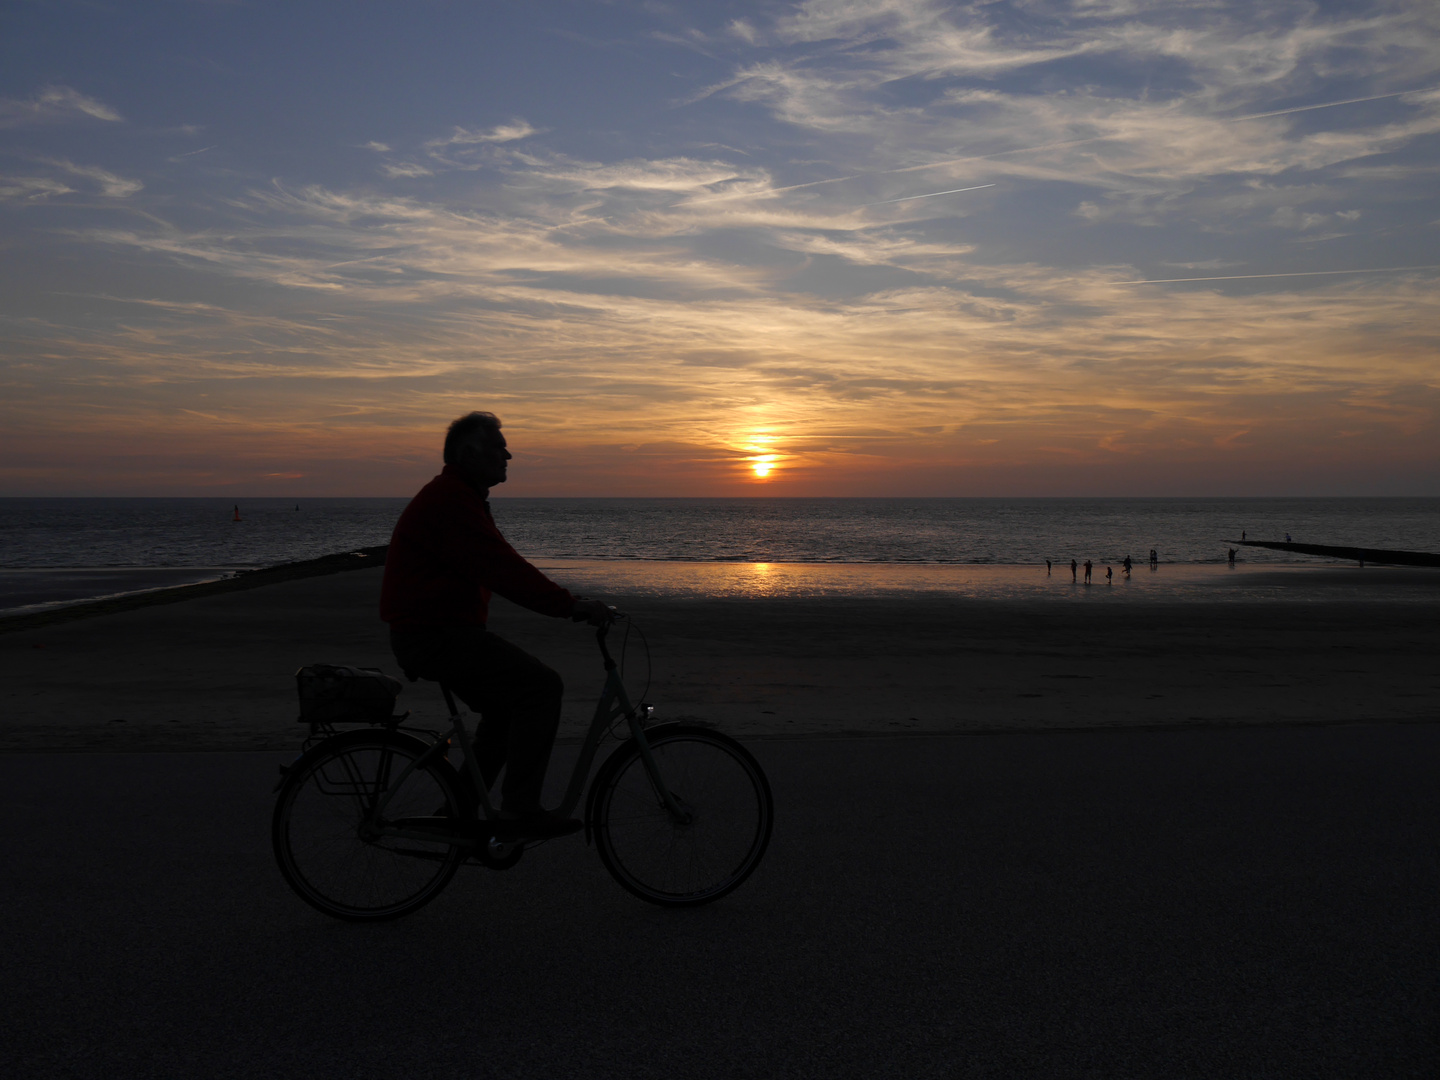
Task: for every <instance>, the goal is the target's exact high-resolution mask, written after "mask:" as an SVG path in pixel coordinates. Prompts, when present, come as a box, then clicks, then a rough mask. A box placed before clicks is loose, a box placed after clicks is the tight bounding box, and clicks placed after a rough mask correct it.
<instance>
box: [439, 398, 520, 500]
mask: <svg viewBox="0 0 1440 1080" xmlns="http://www.w3.org/2000/svg"><path fill="white" fill-rule="evenodd" d="M510 457H511V455H510V451H509V450H507V449H505V436H504V435H502V434H501V433H500V418H499V417H498V416H496V415H495V414H494V413H488V412H472V413H467V414H466V415H464V416H462V417H460V419H458V420H456V421H455V422H454V423H452V424H451V425H450V429H449V430H448V431H447V432H446V433H445V464H446V465H454V466H455V467H456V468H458V469H459V470H460V472H461V475H463V476H464V477H465V479H466V480H467V481H469V482H470V484H471V485H473V486H474V487H477V488H492V487H494V486H495V485H496V484H503V483H504V482H505V463H506V462H508V461H509V460H510Z"/></svg>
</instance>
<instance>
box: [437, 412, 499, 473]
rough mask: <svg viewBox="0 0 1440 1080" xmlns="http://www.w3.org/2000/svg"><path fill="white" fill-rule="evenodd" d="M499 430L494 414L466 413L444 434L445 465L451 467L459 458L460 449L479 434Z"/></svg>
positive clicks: (497, 419) (496, 417)
mask: <svg viewBox="0 0 1440 1080" xmlns="http://www.w3.org/2000/svg"><path fill="white" fill-rule="evenodd" d="M499 430H500V418H499V417H498V416H496V415H495V414H494V413H488V412H472V413H466V414H465V415H464V416H462V417H460V419H459V420H456V421H454V422H453V423H452V424H451V425H450V428H449V430H448V431H446V432H445V464H446V465H453V464H454V463H455V461H456V459H457V458H459V456H460V448H461V447H462V446H464V445H465V444H466V443H468V442H469V441H470V440H471V439H472V438H474V437H475V436H476V435H478V434H479V433H480V432H482V431H483V432H485V433H486V434H490V433H493V432H497V431H499Z"/></svg>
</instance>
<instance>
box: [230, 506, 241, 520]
mask: <svg viewBox="0 0 1440 1080" xmlns="http://www.w3.org/2000/svg"><path fill="white" fill-rule="evenodd" d="M230 520H231V521H239V520H240V506H239V504H238V503H237V504H236V506H235V516H234V517H233V518H231V519H230Z"/></svg>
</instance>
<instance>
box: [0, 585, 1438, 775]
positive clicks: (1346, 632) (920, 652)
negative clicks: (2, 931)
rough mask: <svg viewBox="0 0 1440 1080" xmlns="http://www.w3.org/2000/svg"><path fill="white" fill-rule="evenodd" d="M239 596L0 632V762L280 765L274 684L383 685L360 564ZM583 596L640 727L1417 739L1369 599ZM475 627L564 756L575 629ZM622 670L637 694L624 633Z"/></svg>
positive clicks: (1418, 676) (504, 616) (289, 702)
mask: <svg viewBox="0 0 1440 1080" xmlns="http://www.w3.org/2000/svg"><path fill="white" fill-rule="evenodd" d="M1377 580H1378V579H1377ZM247 584H248V587H246V588H244V589H240V590H233V589H232V590H229V591H226V590H218V591H205V590H207V589H208V588H209V587H198V588H197V589H196V590H195V592H193V593H191V594H190V595H189V598H187V599H184V600H183V601H182V602H170V603H157V604H151V605H149V606H144V607H137V608H132V609H129V610H124V609H113V608H112V609H109V611H108V613H104V614H96V615H91V616H90V617H86V618H77V617H74V616H73V615H71V616H67V617H66V619H64V620H56V621H50V622H31V623H27V624H22V625H20V626H19V628H14V626H13V625H12V627H11V628H10V629H9V632H5V633H0V696H3V703H4V720H3V721H0V749H3V750H11V751H15V750H71V751H85V750H230V749H247V750H258V749H285V748H291V747H294V746H296V745H298V743H299V740H300V738H301V736H302V735H303V731H304V729H303V728H302V727H301V726H300V725H299V724H297V723H296V722H295V714H296V710H295V704H294V682H293V678H292V676H293V673H294V671H295V669H296V668H297V667H299V666H300V665H302V664H306V663H312V662H331V663H352V664H361V665H373V666H378V667H381V668H384V669H386V670H389V671H391V672H395V673H397V674H398V672H397V671H396V667H395V664H394V661H393V659H392V658H391V656H390V655H389V650H388V647H387V645H386V639H385V628H384V626H383V624H381V623H380V622H379V620H378V619H377V617H376V615H375V610H376V604H377V599H378V593H379V587H380V570H379V569H378V568H371V569H362V570H356V571H351V572H348V573H334V574H330V575H328V576H321V577H301V578H290V579H285V580H278V581H277V582H276V583H273V584H261V582H260V581H255V582H252V583H247ZM607 598H608V599H612V600H614V601H617V602H619V603H621V604H622V605H623V606H624V607H625V608H626V609H627V610H629V611H630V612H631V614H632V615H633V617H634V622H635V624H636V625H637V626H639V627H640V628H641V629H643V630H644V631H645V633H646V634H647V635H648V638H649V642H650V651H651V656H652V660H653V669H654V670H653V675H654V678H653V684H652V685H651V688H650V690H649V692H648V693H647V694H646V697H647V699H648V700H652V701H654V702H655V703H656V705H657V707H658V715H659V716H660V717H661V718H666V719H679V718H698V719H702V720H707V721H713V722H715V723H718V724H719V725H721V726H722V727H723V728H725V729H726V730H728V731H731V732H732V733H734V734H736V735H739V736H741V737H745V738H756V737H774V736H782V737H783V736H795V735H819V734H830V735H837V734H855V735H874V734H898V733H926V732H931V733H933V732H993V731H1017V730H1018V731H1038V730H1055V729H1106V728H1116V727H1149V726H1160V727H1185V726H1192V727H1204V726H1227V725H1254V724H1277V723H1278V724H1344V723H1356V722H1369V721H1409V722H1413V721H1434V720H1436V719H1440V659H1437V657H1440V619H1437V618H1436V614H1437V610H1436V606H1435V605H1434V604H1430V603H1419V602H1414V601H1410V602H1391V601H1387V600H1386V599H1385V598H1384V593H1383V590H1377V592H1376V596H1375V599H1373V600H1367V599H1359V600H1345V601H1331V600H1316V601H1310V602H1271V601H1266V602H1254V603H1248V602H1227V603H1204V602H1177V603H1168V602H1160V601H1156V602H1148V603H1144V604H1088V603H1087V604H1074V603H1065V602H1059V601H1046V600H1024V601H1013V600H983V599H975V598H967V597H944V596H940V595H936V594H928V595H919V596H911V597H901V596H887V597H880V598H865V597H854V596H850V597H834V598H823V599H814V598H810V599H806V598H797V597H790V598H780V599H774V598H770V599H750V600H742V599H724V600H703V599H666V598H661V597H654V596H632V597H626V596H624V595H614V594H612V595H610V596H609V597H607ZM491 625H492V628H493V629H495V630H496V631H497V632H500V633H502V634H505V635H507V636H509V637H511V638H512V639H513V640H515V641H516V642H517V643H519V644H521V645H522V646H523V647H525V648H527V649H530V650H531V651H533V652H535V653H536V654H537V655H539V656H541V657H543V658H545V659H546V660H547V661H548V662H550V663H551V664H552V665H553V666H555V667H556V668H557V669H558V670H559V671H560V672H561V674H562V675H563V676H564V678H565V682H566V686H567V704H566V712H565V719H564V723H563V726H562V729H561V737H562V738H563V739H571V740H573V739H575V738H578V737H579V736H580V735H581V733H582V732H583V731H584V728H585V726H586V723H587V722H588V719H589V713H590V709H591V707H592V703H593V700H594V696H595V694H596V693H597V691H598V689H599V686H600V683H601V678H602V672H601V668H600V663H599V659H598V655H597V653H596V651H595V645H594V641H593V637H592V635H591V633H590V632H589V631H587V630H586V629H585V628H583V627H579V626H576V625H574V624H571V623H569V622H566V621H562V620H552V619H546V618H543V617H540V616H536V615H533V614H531V613H529V612H526V611H523V610H521V609H518V608H516V607H514V606H513V605H510V604H508V603H506V602H504V601H501V600H497V601H496V604H495V610H494V615H493V619H492V623H491ZM0 629H3V627H0ZM618 637H619V635H617V645H618ZM628 663H629V672H630V674H631V676H632V681H634V682H635V686H634V690H635V692H636V693H637V694H638V693H639V692H640V689H641V684H643V673H644V654H643V650H642V649H641V648H640V645H639V642H638V640H637V639H636V638H635V637H634V636H633V635H632V637H631V641H630V647H629V652H628ZM401 707H402V708H408V709H410V710H412V711H413V713H414V716H413V719H415V720H416V721H418V722H426V721H429V722H434V723H438V722H439V721H440V719H441V717H442V712H443V710H442V708H441V707H440V703H439V695H438V693H437V692H436V691H435V689H434V688H433V686H431V685H429V684H420V685H417V686H410V687H407V689H406V691H405V693H404V694H402V695H401Z"/></svg>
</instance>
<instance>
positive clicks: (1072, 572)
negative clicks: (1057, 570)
mask: <svg viewBox="0 0 1440 1080" xmlns="http://www.w3.org/2000/svg"><path fill="white" fill-rule="evenodd" d="M1079 568H1080V567H1079V566H1078V565H1077V564H1076V562H1075V560H1074V559H1071V560H1070V580H1071V581H1074V580H1075V571H1076V570H1078V569H1079Z"/></svg>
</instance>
